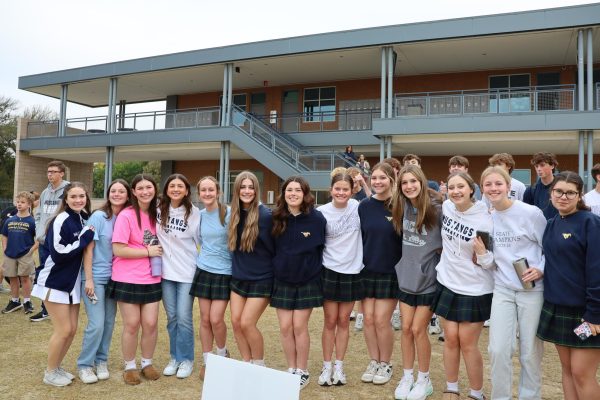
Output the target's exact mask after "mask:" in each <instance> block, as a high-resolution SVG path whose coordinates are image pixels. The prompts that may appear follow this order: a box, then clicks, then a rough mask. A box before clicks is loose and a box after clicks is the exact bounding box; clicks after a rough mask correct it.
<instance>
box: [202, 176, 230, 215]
mask: <svg viewBox="0 0 600 400" xmlns="http://www.w3.org/2000/svg"><path fill="white" fill-rule="evenodd" d="M202 181H210V182H212V183H214V184H215V187H216V188H217V199H216V200H217V208H218V210H219V221H221V226H225V217H226V216H227V205H225V204H223V203H221V200H220V197H221V185H219V181H217V180H216V179H215V177H213V176H203V177H202V178H200V180H199V181H198V183H197V184H196V190H198V197H200V184H201V183H202Z"/></svg>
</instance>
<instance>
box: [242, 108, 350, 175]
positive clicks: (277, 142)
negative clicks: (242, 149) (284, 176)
mask: <svg viewBox="0 0 600 400" xmlns="http://www.w3.org/2000/svg"><path fill="white" fill-rule="evenodd" d="M231 123H232V124H233V126H235V127H237V128H238V129H239V130H240V131H242V132H244V133H245V134H246V135H248V136H249V137H250V138H252V139H253V140H254V141H255V142H256V143H258V144H259V145H261V146H262V147H263V148H265V149H267V150H269V151H271V152H272V153H273V154H275V155H276V156H277V157H278V158H279V159H281V160H282V161H284V162H285V163H287V164H288V165H290V166H291V167H293V168H294V169H296V170H297V171H298V172H299V173H301V172H303V171H323V172H325V171H331V170H332V169H333V168H335V167H338V166H343V165H344V163H345V161H344V158H343V157H342V156H341V155H340V153H337V152H334V151H311V150H306V149H303V148H302V147H300V146H297V145H296V144H294V143H293V142H292V141H290V140H289V139H288V138H286V137H285V135H282V134H280V133H279V132H277V131H276V130H274V129H273V128H272V127H270V126H269V125H267V124H265V123H264V122H263V121H262V120H261V119H259V118H257V117H255V116H253V115H251V114H247V113H246V112H245V111H244V110H242V109H241V108H239V107H237V106H235V105H234V106H233V107H232V112H231Z"/></svg>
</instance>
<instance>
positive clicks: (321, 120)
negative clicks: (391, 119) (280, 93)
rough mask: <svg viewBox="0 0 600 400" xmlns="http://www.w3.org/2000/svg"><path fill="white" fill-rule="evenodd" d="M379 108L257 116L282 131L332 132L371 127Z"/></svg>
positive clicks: (368, 128)
mask: <svg viewBox="0 0 600 400" xmlns="http://www.w3.org/2000/svg"><path fill="white" fill-rule="evenodd" d="M379 115H380V112H379V110H368V109H365V110H346V111H337V112H333V111H332V112H328V111H322V112H314V113H297V114H283V115H281V116H277V117H273V116H268V115H265V116H259V117H257V118H259V119H260V120H261V121H263V122H265V123H266V124H269V125H271V126H272V127H273V128H274V129H275V130H277V131H279V132H282V133H300V132H334V131H345V130H348V131H354V130H370V129H373V118H377V117H379Z"/></svg>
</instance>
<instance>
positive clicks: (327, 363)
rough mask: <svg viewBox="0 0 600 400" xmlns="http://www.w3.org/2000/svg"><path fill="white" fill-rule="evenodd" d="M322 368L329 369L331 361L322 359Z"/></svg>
mask: <svg viewBox="0 0 600 400" xmlns="http://www.w3.org/2000/svg"><path fill="white" fill-rule="evenodd" d="M323 368H328V369H331V361H323Z"/></svg>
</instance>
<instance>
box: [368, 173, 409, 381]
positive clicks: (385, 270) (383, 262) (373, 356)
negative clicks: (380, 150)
mask: <svg viewBox="0 0 600 400" xmlns="http://www.w3.org/2000/svg"><path fill="white" fill-rule="evenodd" d="M395 182H396V174H395V173H394V169H393V168H392V167H391V166H390V165H389V164H386V163H379V164H377V165H375V167H373V172H372V174H371V189H372V191H373V192H374V195H373V196H372V197H369V198H366V199H364V200H363V201H362V202H361V203H360V205H359V206H358V215H359V217H360V230H361V232H362V243H363V263H364V265H365V267H364V268H363V270H362V271H361V272H360V277H361V280H362V282H363V286H364V288H365V299H364V300H363V301H362V309H363V315H364V334H365V341H366V343H367V350H368V352H369V358H370V360H371V361H370V362H369V365H368V366H367V370H366V371H365V373H364V374H363V375H362V377H361V380H362V381H363V382H373V383H374V384H376V385H382V384H384V383H387V382H388V381H389V380H390V379H391V377H392V372H393V369H392V364H391V359H392V351H393V349H394V332H393V330H392V326H391V325H390V318H391V317H392V313H393V312H394V309H395V308H396V303H397V302H398V296H399V288H398V278H397V277H396V270H395V268H394V267H395V265H396V263H397V262H398V261H400V257H401V256H402V236H401V235H400V234H398V232H396V230H395V229H394V224H393V223H392V211H391V207H392V205H391V202H392V189H393V187H394V185H395Z"/></svg>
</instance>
